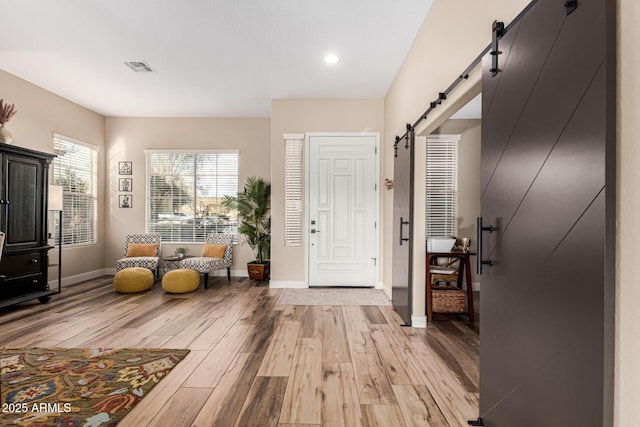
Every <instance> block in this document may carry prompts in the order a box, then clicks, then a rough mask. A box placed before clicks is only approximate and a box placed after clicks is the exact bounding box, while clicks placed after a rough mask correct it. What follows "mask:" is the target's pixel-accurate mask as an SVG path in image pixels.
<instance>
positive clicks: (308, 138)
mask: <svg viewBox="0 0 640 427" xmlns="http://www.w3.org/2000/svg"><path fill="white" fill-rule="evenodd" d="M318 136H319V137H356V136H372V137H374V138H375V148H376V153H377V154H376V161H375V162H374V163H375V165H374V166H375V172H374V173H375V180H376V188H377V193H378V194H377V196H378V197H377V199H376V203H375V212H374V217H375V219H376V224H377V227H376V230H377V231H378V232H377V233H375V247H374V253H375V255H376V258H377V262H376V269H375V277H374V283H375V288H376V289H382V283H381V282H380V267H381V265H382V263H381V260H380V231H381V230H382V227H381V224H380V199H381V194H382V192H381V191H380V161H381V158H382V156H381V155H380V132H305V134H304V226H303V227H302V229H303V230H305V239H304V242H305V244H304V281H305V283H306V284H307V287H309V283H310V281H309V238H308V237H309V224H308V222H309V194H310V190H309V165H310V163H311V158H310V156H309V153H310V146H311V138H312V137H318Z"/></svg>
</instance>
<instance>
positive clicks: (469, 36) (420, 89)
mask: <svg viewBox="0 0 640 427" xmlns="http://www.w3.org/2000/svg"><path fill="white" fill-rule="evenodd" d="M528 3H529V1H528V0H492V1H490V2H471V1H467V0H435V1H434V3H433V6H432V7H431V10H430V12H429V14H428V16H427V18H426V19H425V22H424V23H423V25H422V27H421V29H420V31H419V32H418V34H417V36H416V39H415V40H414V42H413V46H412V47H411V49H410V51H409V53H408V55H407V57H406V58H405V60H404V62H403V64H402V67H401V68H400V70H399V71H398V74H397V75H396V78H395V80H394V82H393V84H392V85H391V88H390V89H389V92H388V93H387V96H386V97H385V100H384V112H385V114H384V116H385V117H384V129H385V133H384V137H383V138H382V143H381V145H382V154H383V158H382V162H383V166H382V173H381V175H382V177H383V178H386V177H393V150H391V147H392V146H393V141H394V138H395V135H402V134H403V133H404V131H405V124H406V123H413V122H415V120H416V119H417V118H418V117H419V116H420V115H421V114H422V113H423V112H424V111H425V110H426V109H427V106H428V103H429V101H433V100H435V99H436V98H437V97H438V93H439V92H442V91H444V90H445V89H446V88H447V87H449V85H450V84H451V83H452V82H453V80H454V79H455V78H456V76H458V75H459V74H460V73H462V72H463V71H464V70H465V69H466V68H467V67H468V66H469V64H471V61H473V60H474V59H475V58H476V57H477V56H478V54H479V53H480V52H481V51H482V50H483V49H484V48H485V47H486V46H487V45H488V44H489V43H490V42H491V23H492V22H493V21H494V20H496V19H498V20H501V21H504V22H505V23H509V22H510V21H511V20H512V19H513V18H515V17H516V16H517V15H518V13H520V11H521V10H522V9H523V8H524V7H525V6H526V5H527V4H528ZM445 103H446V101H445ZM439 108H445V105H444V104H443V106H442V107H439ZM419 202H420V200H419V199H416V203H417V205H420V204H419ZM382 211H383V215H384V218H392V216H393V192H392V191H390V192H383V206H382ZM414 233H415V236H416V238H415V239H414V243H415V246H414V255H415V256H414V277H413V281H414V291H413V314H414V316H416V317H417V318H424V315H425V305H424V298H425V295H424V289H425V278H424V263H425V260H424V238H422V237H420V236H424V223H420V221H416V223H415V227H414ZM392 235H393V228H392V224H391V221H385V222H384V224H383V240H382V242H388V241H390V240H391V238H392ZM382 247H383V248H384V249H383V250H384V253H383V256H382V260H383V271H384V281H385V282H386V283H390V282H391V260H392V253H391V245H387V244H384V243H383V244H382Z"/></svg>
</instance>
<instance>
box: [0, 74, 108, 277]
mask: <svg viewBox="0 0 640 427" xmlns="http://www.w3.org/2000/svg"><path fill="white" fill-rule="evenodd" d="M0 89H1V90H0V98H3V99H4V101H5V102H8V103H10V104H15V108H16V110H17V111H18V112H17V113H16V115H15V116H13V118H12V119H11V121H9V123H7V125H6V127H7V129H9V130H10V131H11V133H12V134H13V145H17V146H21V147H25V148H31V149H34V150H39V151H44V152H48V153H53V133H58V134H61V135H65V136H69V137H72V138H75V139H77V140H80V141H84V142H87V143H90V144H92V145H95V146H97V147H100V152H99V153H98V165H99V166H100V167H99V171H98V212H102V211H103V209H104V200H105V198H104V195H105V192H104V186H102V185H101V183H104V180H105V171H104V168H102V167H101V165H103V164H104V155H105V150H104V117H102V116H101V115H99V114H97V113H94V112H93V111H90V110H88V109H86V108H84V107H81V106H79V105H78V104H75V103H73V102H70V101H68V100H66V99H64V98H62V97H60V96H57V95H55V94H53V93H51V92H48V91H46V90H44V89H42V88H40V87H38V86H35V85H33V84H31V83H28V82H26V81H24V80H22V79H19V78H17V77H16V76H14V75H12V74H9V73H7V72H5V71H3V70H0ZM99 217H100V220H99V222H98V236H97V244H95V245H85V246H79V247H65V248H64V250H63V251H62V277H63V283H65V280H64V278H65V277H66V278H69V277H72V276H76V277H78V276H79V277H85V275H86V274H88V273H91V272H95V271H98V273H97V274H101V273H102V269H103V267H104V236H105V232H104V230H105V228H104V219H103V217H102V215H99ZM49 254H50V255H51V256H52V257H54V259H55V258H56V257H57V251H51V252H50V253H49ZM50 274H52V275H55V274H57V272H55V271H54V270H51V271H50ZM50 279H56V277H53V276H52V277H51V278H50Z"/></svg>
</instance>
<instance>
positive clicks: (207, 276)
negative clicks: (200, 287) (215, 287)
mask: <svg viewBox="0 0 640 427" xmlns="http://www.w3.org/2000/svg"><path fill="white" fill-rule="evenodd" d="M208 287H209V273H204V288H205V289H207V288H208Z"/></svg>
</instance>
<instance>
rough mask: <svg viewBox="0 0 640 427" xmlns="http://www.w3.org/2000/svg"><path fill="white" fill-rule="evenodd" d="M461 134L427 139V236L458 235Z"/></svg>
mask: <svg viewBox="0 0 640 427" xmlns="http://www.w3.org/2000/svg"><path fill="white" fill-rule="evenodd" d="M459 140H460V135H432V136H430V137H428V138H427V158H426V162H427V166H426V171H427V177H426V180H427V186H426V187H427V197H426V218H427V220H426V233H427V237H430V238H433V237H449V236H455V235H456V232H457V230H456V225H457V224H456V223H457V221H456V214H457V204H458V198H457V190H458V183H457V176H458V141H459Z"/></svg>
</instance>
